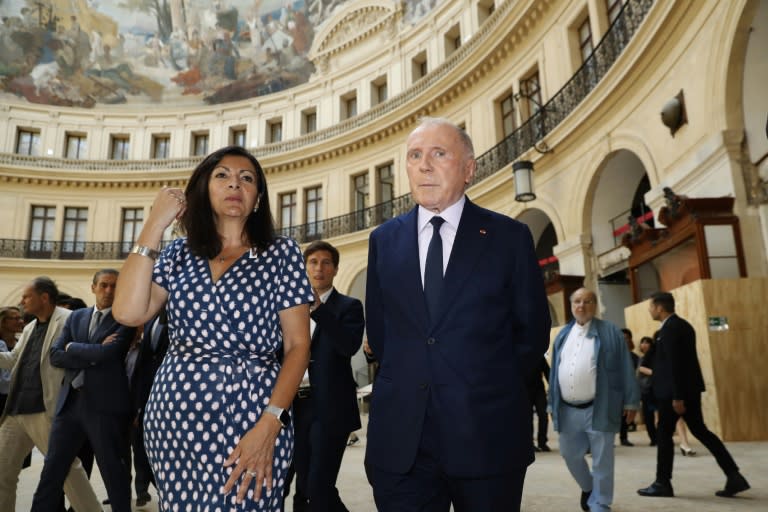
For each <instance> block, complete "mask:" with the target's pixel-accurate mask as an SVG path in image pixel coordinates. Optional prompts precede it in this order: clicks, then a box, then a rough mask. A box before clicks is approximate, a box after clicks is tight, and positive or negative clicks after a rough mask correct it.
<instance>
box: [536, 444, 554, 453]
mask: <svg viewBox="0 0 768 512" xmlns="http://www.w3.org/2000/svg"><path fill="white" fill-rule="evenodd" d="M539 451H540V452H551V451H552V448H550V447H549V446H548V445H547V444H546V443H544V444H540V445H539Z"/></svg>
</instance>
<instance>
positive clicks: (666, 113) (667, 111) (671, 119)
mask: <svg viewBox="0 0 768 512" xmlns="http://www.w3.org/2000/svg"><path fill="white" fill-rule="evenodd" d="M661 122H662V123H664V126H666V127H667V128H669V133H671V134H672V136H673V137H674V136H675V132H676V131H677V130H679V129H680V127H681V126H683V125H684V124H687V123H688V114H687V112H686V111H685V96H684V95H683V90H682V89H680V92H679V93H677V96H675V97H674V98H672V99H671V100H669V101H668V102H666V103H665V104H664V106H663V107H661Z"/></svg>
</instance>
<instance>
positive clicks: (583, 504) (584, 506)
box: [579, 491, 592, 511]
mask: <svg viewBox="0 0 768 512" xmlns="http://www.w3.org/2000/svg"><path fill="white" fill-rule="evenodd" d="M590 496H592V491H589V492H584V491H581V501H580V502H579V504H580V505H581V510H584V511H586V510H589V505H588V504H587V502H588V501H589V497H590Z"/></svg>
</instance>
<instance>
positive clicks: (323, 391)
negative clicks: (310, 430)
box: [309, 289, 365, 434]
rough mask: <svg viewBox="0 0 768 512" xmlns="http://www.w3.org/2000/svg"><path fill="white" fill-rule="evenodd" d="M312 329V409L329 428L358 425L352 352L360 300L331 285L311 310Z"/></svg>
mask: <svg viewBox="0 0 768 512" xmlns="http://www.w3.org/2000/svg"><path fill="white" fill-rule="evenodd" d="M311 315H312V319H313V320H314V321H315V324H316V325H315V331H314V333H312V349H311V350H312V351H311V355H310V361H309V381H310V382H311V383H312V401H313V406H312V412H313V414H314V417H315V418H316V419H317V420H319V421H320V422H321V423H323V424H324V425H325V428H326V429H327V430H328V431H329V432H335V433H339V434H343V433H347V434H349V433H350V432H352V431H354V430H357V429H359V428H360V410H359V408H358V406H357V384H356V383H355V379H354V377H353V375H352V356H353V355H355V353H356V352H357V351H358V349H360V345H362V343H363V330H364V329H365V319H364V317H363V304H362V303H361V302H360V301H359V300H357V299H355V298H353V297H348V296H346V295H342V294H340V293H339V292H337V291H336V290H335V289H334V290H333V291H332V292H331V294H330V295H329V296H328V299H327V300H326V301H325V303H324V304H321V305H320V306H318V307H317V309H315V310H314V311H313V312H312V313H311Z"/></svg>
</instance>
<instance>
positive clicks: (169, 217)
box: [147, 187, 187, 229]
mask: <svg viewBox="0 0 768 512" xmlns="http://www.w3.org/2000/svg"><path fill="white" fill-rule="evenodd" d="M186 209H187V201H186V199H185V197H184V191H183V190H181V189H180V188H171V187H163V188H161V189H160V192H158V193H157V196H155V201H154V202H153V203H152V209H151V210H150V214H149V219H148V220H147V222H149V221H150V220H153V221H155V222H157V224H158V225H160V226H162V227H163V229H165V228H167V227H168V226H170V225H171V223H172V222H173V221H174V220H176V219H178V218H179V217H181V215H182V214H183V213H184V210H186ZM153 217H154V218H153Z"/></svg>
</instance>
